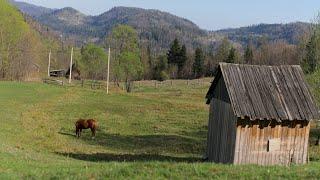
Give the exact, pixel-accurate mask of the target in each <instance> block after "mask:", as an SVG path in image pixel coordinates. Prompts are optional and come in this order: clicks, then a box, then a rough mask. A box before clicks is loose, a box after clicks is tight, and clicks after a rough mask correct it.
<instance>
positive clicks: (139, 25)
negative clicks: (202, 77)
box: [13, 1, 309, 51]
mask: <svg viewBox="0 0 320 180" xmlns="http://www.w3.org/2000/svg"><path fill="white" fill-rule="evenodd" d="M13 4H15V5H16V6H17V7H18V8H19V9H20V10H21V11H22V12H25V13H26V14H28V15H30V16H32V17H33V18H34V19H35V20H37V21H39V23H41V24H43V25H45V26H48V27H49V28H50V29H53V30H54V31H57V32H61V34H63V36H64V37H72V39H74V40H75V41H77V42H78V44H82V43H86V42H94V43H103V41H104V38H105V37H106V35H107V34H108V33H109V32H110V31H111V29H112V28H113V27H114V26H116V25H117V24H127V25H130V26H133V27H134V28H135V29H136V30H137V31H138V33H139V37H140V40H141V43H143V44H145V45H151V46H152V47H153V49H155V50H156V51H163V50H164V49H166V48H168V47H169V45H170V43H171V42H172V41H173V39H174V38H178V39H180V41H182V42H183V43H185V44H186V45H187V46H188V47H189V48H190V47H191V48H193V47H197V46H206V47H209V46H211V47H214V46H216V45H217V44H219V42H220V41H221V39H222V38H223V37H224V36H226V37H228V38H229V39H230V40H231V41H233V42H234V43H239V44H242V45H246V44H247V43H248V42H249V40H252V41H253V42H254V43H257V42H258V41H259V39H261V38H262V37H265V38H266V39H267V40H269V41H274V40H284V41H286V42H288V43H290V44H297V43H298V40H299V35H301V34H302V33H304V32H305V31H307V30H308V28H309V24H308V23H302V22H297V23H289V24H259V25H253V26H248V27H241V28H233V29H223V30H218V31H211V32H208V31H206V30H203V29H201V28H199V27H198V26H197V25H196V24H194V23H193V22H191V21H189V20H187V19H184V18H181V17H178V16H175V15H172V14H170V13H166V12H162V11H159V10H147V9H141V8H131V7H115V8H112V9H111V10H109V11H107V12H105V13H103V14H101V15H98V16H86V15H84V14H82V13H81V12H79V11H77V10H75V9H73V8H70V7H68V8H63V9H56V10H54V9H48V8H43V7H39V6H35V5H32V4H27V3H20V2H14V1H13ZM213 49H214V48H213Z"/></svg>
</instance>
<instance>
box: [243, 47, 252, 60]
mask: <svg viewBox="0 0 320 180" xmlns="http://www.w3.org/2000/svg"><path fill="white" fill-rule="evenodd" d="M243 59H244V62H245V63H246V64H253V50H252V46H251V45H250V44H248V45H247V47H246V50H245V52H244V57H243Z"/></svg>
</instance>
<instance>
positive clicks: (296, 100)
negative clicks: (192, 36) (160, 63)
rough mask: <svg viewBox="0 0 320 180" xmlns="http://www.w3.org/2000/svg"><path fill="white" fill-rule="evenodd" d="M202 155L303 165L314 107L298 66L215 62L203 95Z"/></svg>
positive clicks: (231, 160)
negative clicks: (205, 114) (205, 133)
mask: <svg viewBox="0 0 320 180" xmlns="http://www.w3.org/2000/svg"><path fill="white" fill-rule="evenodd" d="M206 99H207V104H210V115H209V125H208V139H207V156H208V160H209V161H213V162H216V163H232V164H259V165H274V164H281V165H288V164H290V163H296V164H304V163H306V162H307V157H308V140H309V131H310V120H313V119H318V117H319V116H318V115H319V114H318V109H317V107H316V104H315V101H314V99H313V97H312V95H311V92H310V90H309V88H308V85H307V83H306V81H305V79H304V76H303V72H302V69H301V68H300V66H296V65H294V66H289V65H286V66H258V65H240V64H228V63H220V64H219V68H218V69H217V73H216V76H215V78H214V80H213V82H212V85H211V87H210V89H209V91H208V93H207V96H206Z"/></svg>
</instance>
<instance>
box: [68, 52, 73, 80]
mask: <svg viewBox="0 0 320 180" xmlns="http://www.w3.org/2000/svg"><path fill="white" fill-rule="evenodd" d="M72 58H73V48H72V49H71V59H70V69H69V70H70V72H69V84H70V83H71V75H72V74H71V72H72Z"/></svg>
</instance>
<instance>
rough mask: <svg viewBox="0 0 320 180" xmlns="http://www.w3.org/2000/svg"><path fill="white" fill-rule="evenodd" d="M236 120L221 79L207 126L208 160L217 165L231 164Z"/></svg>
mask: <svg viewBox="0 0 320 180" xmlns="http://www.w3.org/2000/svg"><path fill="white" fill-rule="evenodd" d="M236 122H237V118H236V117H235V115H234V114H233V110H232V107H231V104H230V100H229V98H228V94H227V90H226V87H225V84H224V81H223V78H221V79H220V80H219V82H218V84H217V88H216V92H215V96H214V99H213V100H212V101H211V105H210V115H209V125H208V141H207V142H208V146H207V147H208V149H207V155H208V160H209V161H213V162H217V163H233V159H234V149H235V142H236V141H235V140H236Z"/></svg>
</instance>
